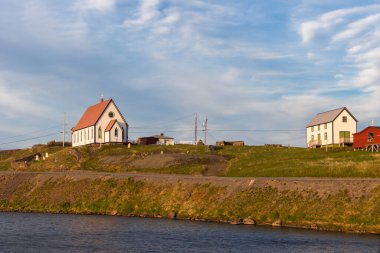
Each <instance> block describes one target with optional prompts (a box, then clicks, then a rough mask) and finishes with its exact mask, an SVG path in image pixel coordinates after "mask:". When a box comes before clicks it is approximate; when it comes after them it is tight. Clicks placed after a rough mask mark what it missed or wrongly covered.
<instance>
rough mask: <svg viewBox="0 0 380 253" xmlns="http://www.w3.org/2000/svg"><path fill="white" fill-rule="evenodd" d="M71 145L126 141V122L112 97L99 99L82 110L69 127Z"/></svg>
mask: <svg viewBox="0 0 380 253" xmlns="http://www.w3.org/2000/svg"><path fill="white" fill-rule="evenodd" d="M71 140H72V145H73V147H77V146H82V145H88V144H99V143H126V142H127V141H128V123H127V121H126V120H125V119H124V117H123V115H122V114H121V112H120V111H119V109H118V108H117V106H116V104H115V102H114V101H113V100H112V99H108V100H103V99H101V100H100V102H99V103H98V104H95V105H93V106H90V107H88V108H87V110H86V111H85V112H84V114H83V115H82V117H81V118H80V120H79V121H78V123H77V124H76V126H75V127H73V128H72V129H71Z"/></svg>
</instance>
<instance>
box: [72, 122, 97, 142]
mask: <svg viewBox="0 0 380 253" xmlns="http://www.w3.org/2000/svg"><path fill="white" fill-rule="evenodd" d="M93 131H94V127H93V126H91V127H87V128H83V129H79V130H77V131H74V132H73V133H72V134H71V142H72V146H73V147H77V146H81V145H87V144H92V143H94V141H95V140H94V135H93V134H92V135H91V133H93Z"/></svg>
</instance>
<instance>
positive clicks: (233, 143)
mask: <svg viewBox="0 0 380 253" xmlns="http://www.w3.org/2000/svg"><path fill="white" fill-rule="evenodd" d="M216 146H219V147H222V146H244V141H217V142H216Z"/></svg>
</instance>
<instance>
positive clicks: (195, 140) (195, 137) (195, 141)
mask: <svg viewBox="0 0 380 253" xmlns="http://www.w3.org/2000/svg"><path fill="white" fill-rule="evenodd" d="M197 135H198V113H197V112H196V113H195V132H194V145H197V141H198V136H197Z"/></svg>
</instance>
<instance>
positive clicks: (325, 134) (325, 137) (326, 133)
mask: <svg viewBox="0 0 380 253" xmlns="http://www.w3.org/2000/svg"><path fill="white" fill-rule="evenodd" d="M325 141H327V133H325Z"/></svg>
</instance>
